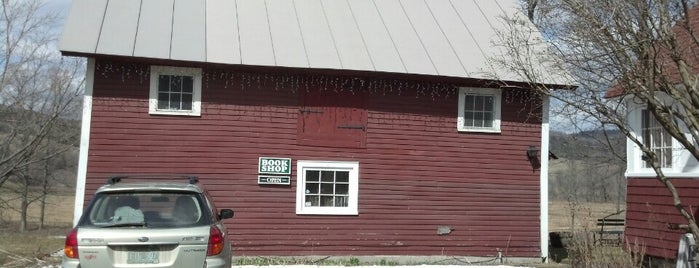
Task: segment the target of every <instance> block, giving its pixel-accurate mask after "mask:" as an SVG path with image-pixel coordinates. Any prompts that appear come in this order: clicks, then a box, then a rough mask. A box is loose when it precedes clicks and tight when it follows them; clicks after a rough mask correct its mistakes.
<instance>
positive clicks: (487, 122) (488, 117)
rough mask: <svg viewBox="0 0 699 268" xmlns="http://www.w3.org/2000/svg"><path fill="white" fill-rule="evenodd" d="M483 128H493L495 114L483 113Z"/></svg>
mask: <svg viewBox="0 0 699 268" xmlns="http://www.w3.org/2000/svg"><path fill="white" fill-rule="evenodd" d="M483 126H484V127H493V113H489V112H485V113H483Z"/></svg>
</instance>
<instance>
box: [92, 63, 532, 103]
mask: <svg viewBox="0 0 699 268" xmlns="http://www.w3.org/2000/svg"><path fill="white" fill-rule="evenodd" d="M95 68H96V73H97V74H99V75H101V76H102V77H104V78H115V77H119V78H120V79H121V80H122V82H125V81H126V80H131V79H134V78H137V79H138V81H139V82H140V83H141V84H143V83H149V81H150V65H147V64H138V63H124V62H110V61H99V62H98V63H97V64H96V66H95ZM202 78H203V85H202V86H203V88H210V87H214V86H218V85H221V86H222V87H223V88H226V89H228V88H233V89H235V88H239V89H240V90H241V91H246V90H255V89H262V88H269V89H273V90H275V91H282V90H290V91H292V92H299V91H301V90H305V91H306V92H309V91H311V90H320V91H333V92H343V91H348V92H350V93H351V94H356V93H357V92H359V91H361V90H366V91H368V92H369V93H371V94H378V95H383V96H385V95H389V94H397V95H399V96H409V94H412V95H414V97H415V98H421V97H427V98H430V99H432V100H437V99H438V98H444V99H448V98H451V97H455V96H456V94H458V86H457V85H455V84H452V83H442V82H429V81H411V80H398V79H387V78H375V77H357V76H337V75H322V74H283V73H274V74H272V73H259V72H245V71H233V70H225V69H203V72H202ZM503 93H504V94H503V100H504V101H505V102H506V103H530V102H532V101H537V100H540V99H541V96H539V95H536V94H533V93H532V91H530V90H526V89H505V91H504V92H503Z"/></svg>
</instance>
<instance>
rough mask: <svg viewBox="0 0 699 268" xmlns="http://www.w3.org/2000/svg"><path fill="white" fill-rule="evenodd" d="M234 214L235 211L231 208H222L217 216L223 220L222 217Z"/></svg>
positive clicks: (226, 217)
mask: <svg viewBox="0 0 699 268" xmlns="http://www.w3.org/2000/svg"><path fill="white" fill-rule="evenodd" d="M234 214H235V213H234V212H233V210H231V209H227V208H224V209H222V210H221V212H220V213H219V215H218V217H219V218H220V219H222V220H223V219H230V218H233V215H234Z"/></svg>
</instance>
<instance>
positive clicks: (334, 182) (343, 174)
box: [296, 160, 359, 215]
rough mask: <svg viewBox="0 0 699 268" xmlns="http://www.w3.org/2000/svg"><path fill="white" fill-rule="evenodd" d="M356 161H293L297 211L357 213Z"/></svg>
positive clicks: (357, 171)
mask: <svg viewBox="0 0 699 268" xmlns="http://www.w3.org/2000/svg"><path fill="white" fill-rule="evenodd" d="M358 173H359V163H357V162H338V161H303V160H301V161H298V162H297V182H298V185H297V196H296V213H297V214H320V215H322V214H327V215H357V214H358V209H357V200H358V180H359V178H358Z"/></svg>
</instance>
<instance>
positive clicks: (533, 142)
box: [61, 0, 563, 258]
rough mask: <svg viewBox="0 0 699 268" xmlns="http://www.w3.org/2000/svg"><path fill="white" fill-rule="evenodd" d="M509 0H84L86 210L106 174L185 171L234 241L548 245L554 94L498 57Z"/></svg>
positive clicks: (478, 247) (541, 249) (449, 248)
mask: <svg viewBox="0 0 699 268" xmlns="http://www.w3.org/2000/svg"><path fill="white" fill-rule="evenodd" d="M518 9H519V6H518V5H517V2H516V1H448V0H437V1H411V0H381V1H374V0H353V1H336V0H302V1H298V0H297V1H288V0H284V1H262V0H246V1H234V0H216V1H213V0H210V1H199V0H162V1H143V0H128V1H126V0H118V1H117V0H111V1H110V0H75V1H73V4H72V8H71V11H70V15H69V17H68V19H67V22H66V25H65V29H64V33H63V39H62V41H61V51H62V53H63V54H64V55H70V56H80V57H86V58H87V59H88V61H87V62H88V63H87V86H86V92H85V102H84V113H83V126H82V140H81V151H80V152H81V153H80V166H79V175H78V178H77V190H76V210H75V212H76V213H75V217H76V218H77V217H79V216H80V213H81V211H82V208H83V206H84V204H85V202H87V201H89V200H90V198H91V193H92V192H93V191H94V190H95V189H96V188H97V187H99V186H100V185H102V184H103V183H104V182H105V179H106V178H107V177H108V176H110V175H114V174H129V173H138V174H144V173H145V174H150V173H178V174H181V173H184V174H195V175H197V176H199V177H200V179H201V182H202V183H203V184H205V185H206V186H207V187H208V188H209V189H212V191H211V194H212V196H213V198H214V199H215V202H216V203H217V206H218V207H219V208H222V207H228V208H233V209H235V211H236V217H235V218H234V219H232V220H230V222H229V225H228V226H229V228H230V229H229V230H228V233H229V234H230V235H232V236H233V240H234V245H233V247H234V254H235V255H237V256H263V255H264V256H270V255H272V256H302V255H332V256H349V255H352V256H377V255H394V256H406V255H410V256H479V257H493V256H498V255H499V254H502V255H504V256H506V257H525V258H534V257H535V258H539V257H544V258H545V257H546V256H547V251H548V250H547V247H548V225H547V213H548V211H547V209H548V208H547V203H548V199H547V183H548V177H547V171H548V159H547V158H546V157H543V158H542V157H541V155H542V153H541V152H547V151H548V131H549V130H548V124H549V122H548V98H546V97H543V96H541V95H539V94H535V93H534V92H533V90H530V89H528V85H527V84H525V83H522V82H520V81H524V80H523V79H518V78H517V76H516V74H512V73H510V72H508V71H507V70H505V69H503V68H501V67H497V66H496V64H495V63H494V60H493V58H498V59H503V58H504V59H506V55H505V54H504V52H503V51H502V50H501V49H499V48H498V46H497V45H496V43H495V41H496V37H497V33H498V32H499V31H500V30H502V29H505V24H504V21H503V17H504V16H521V14H519V10H518ZM525 21H526V18H525ZM522 27H530V25H528V24H527V23H524V24H522ZM534 33H537V32H536V31H534ZM541 83H543V84H547V85H549V86H551V87H560V86H556V85H561V84H563V83H560V82H557V81H541ZM543 155H546V153H544V154H543Z"/></svg>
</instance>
